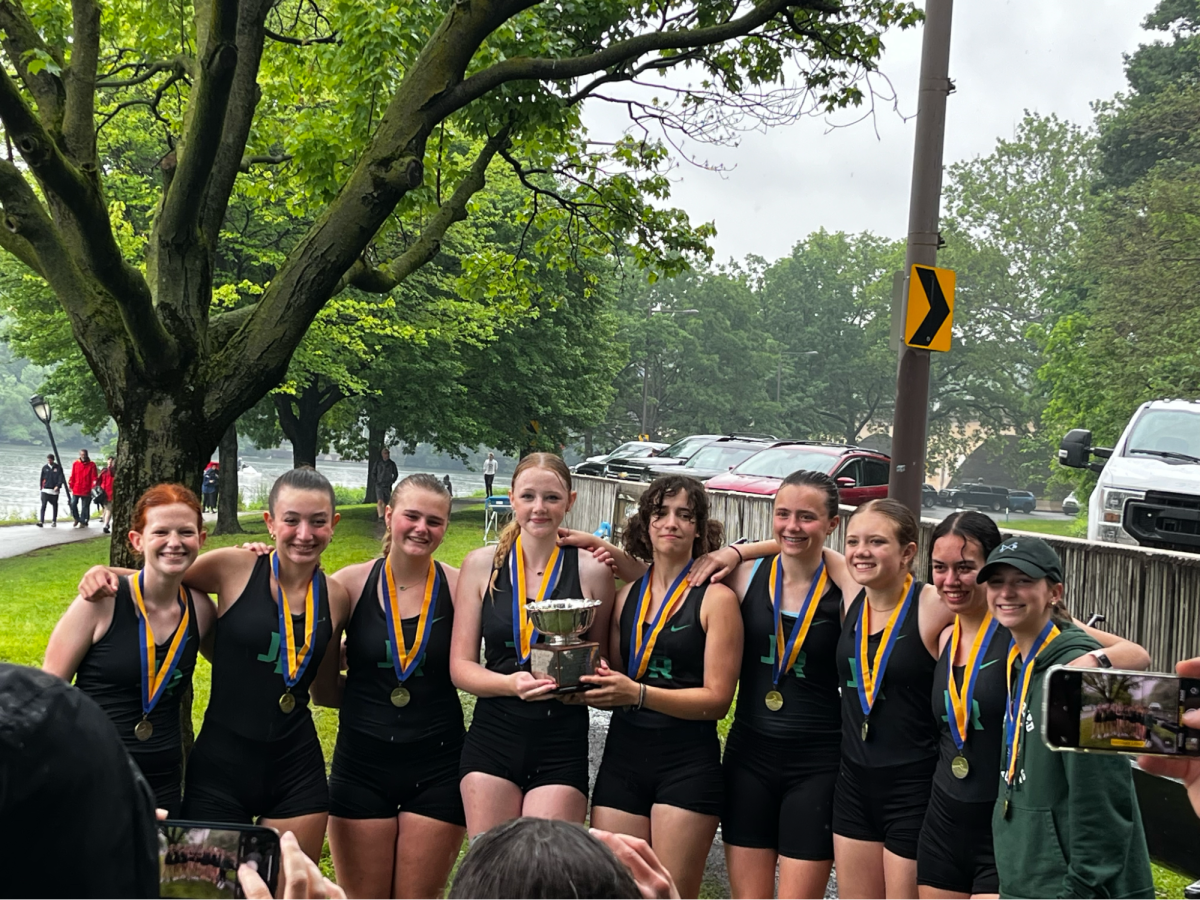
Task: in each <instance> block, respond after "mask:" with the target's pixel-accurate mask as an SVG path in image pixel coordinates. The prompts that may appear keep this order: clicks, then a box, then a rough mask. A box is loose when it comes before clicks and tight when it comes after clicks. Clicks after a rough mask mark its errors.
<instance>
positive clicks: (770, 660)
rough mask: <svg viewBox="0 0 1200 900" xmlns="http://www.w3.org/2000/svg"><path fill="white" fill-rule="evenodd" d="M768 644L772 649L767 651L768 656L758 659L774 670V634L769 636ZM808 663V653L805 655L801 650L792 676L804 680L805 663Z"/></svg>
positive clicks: (793, 665)
mask: <svg viewBox="0 0 1200 900" xmlns="http://www.w3.org/2000/svg"><path fill="white" fill-rule="evenodd" d="M767 643H769V644H770V647H769V648H768V649H767V655H766V656H760V657H759V658H758V661H759V662H761V663H765V664H766V665H768V666H771V667H772V668H773V667H774V666H775V635H773V634H772V635H768V636H767ZM807 661H808V654H807V653H805V652H804V651H803V650H801V651H800V652H799V653H797V654H796V661H795V662H794V663H793V664H792V674H793V675H795V676H796V677H797V678H803V677H804V663H805V662H807Z"/></svg>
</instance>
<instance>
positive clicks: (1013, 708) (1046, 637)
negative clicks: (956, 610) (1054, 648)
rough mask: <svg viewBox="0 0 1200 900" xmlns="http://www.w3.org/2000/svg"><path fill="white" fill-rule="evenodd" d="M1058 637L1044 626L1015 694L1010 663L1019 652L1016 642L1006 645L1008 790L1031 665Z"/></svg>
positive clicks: (1014, 768) (1053, 628)
mask: <svg viewBox="0 0 1200 900" xmlns="http://www.w3.org/2000/svg"><path fill="white" fill-rule="evenodd" d="M1059 634H1060V632H1059V630H1058V626H1057V625H1055V624H1054V623H1053V622H1047V623H1046V627H1044V628H1043V629H1042V630H1041V632H1040V633H1039V634H1038V636H1037V640H1035V641H1034V642H1033V646H1032V647H1030V648H1029V658H1028V659H1024V660H1022V661H1021V672H1020V674H1019V675H1018V676H1017V689H1016V691H1015V692H1014V691H1013V683H1012V670H1013V663H1014V662H1016V661H1017V659H1018V658H1019V657H1020V655H1021V651H1020V649H1019V648H1018V647H1017V642H1016V640H1015V639H1014V640H1013V641H1012V643H1010V644H1009V645H1008V671H1007V673H1006V674H1005V681H1006V683H1007V684H1008V705H1007V707H1006V709H1005V711H1004V755H1005V759H1006V761H1007V765H1006V766H1005V767H1004V781H1005V782H1006V783H1007V784H1008V786H1009V787H1012V783H1013V777H1014V776H1015V775H1016V772H1017V754H1018V751H1019V750H1020V746H1021V720H1022V719H1023V718H1024V717H1025V698H1026V697H1027V696H1028V694H1029V685H1030V683H1031V682H1032V680H1033V679H1032V678H1030V675H1031V674H1032V672H1033V664H1034V663H1035V662H1037V657H1038V654H1039V653H1041V652H1042V651H1043V650H1045V649H1046V647H1047V646H1049V644H1050V642H1051V641H1053V640H1054V639H1055V638H1056V637H1058V636H1059Z"/></svg>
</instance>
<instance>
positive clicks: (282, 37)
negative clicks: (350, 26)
mask: <svg viewBox="0 0 1200 900" xmlns="http://www.w3.org/2000/svg"><path fill="white" fill-rule="evenodd" d="M263 34H265V35H266V36H267V37H269V38H270V39H271V40H273V41H278V42H279V43H281V44H291V45H292V46H293V47H308V46H310V45H311V44H340V43H341V38H339V37H338V33H337V32H336V31H335V32H333V34H327V35H325V36H324V37H310V38H294V37H288V36H287V35H286V34H279V33H278V32H275V31H271V29H269V28H264V29H263Z"/></svg>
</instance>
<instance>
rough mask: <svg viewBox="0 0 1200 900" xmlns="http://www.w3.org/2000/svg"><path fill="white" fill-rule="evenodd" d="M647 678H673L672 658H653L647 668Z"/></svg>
mask: <svg viewBox="0 0 1200 900" xmlns="http://www.w3.org/2000/svg"><path fill="white" fill-rule="evenodd" d="M646 677H647V678H670V677H671V657H669V656H652V657H650V663H649V664H648V665H647V666H646Z"/></svg>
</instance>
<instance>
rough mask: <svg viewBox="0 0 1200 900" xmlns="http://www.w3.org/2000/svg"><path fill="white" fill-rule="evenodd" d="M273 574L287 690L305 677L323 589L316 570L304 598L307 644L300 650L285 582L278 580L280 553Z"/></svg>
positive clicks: (273, 557)
mask: <svg viewBox="0 0 1200 900" xmlns="http://www.w3.org/2000/svg"><path fill="white" fill-rule="evenodd" d="M271 571H272V572H273V573H274V575H275V585H276V587H277V589H278V591H279V648H280V651H281V654H282V656H283V680H284V683H285V684H286V685H287V686H288V688H292V687H294V686H295V685H296V682H298V681H299V680H300V678H301V676H303V675H304V670H305V669H307V668H308V664H309V662H310V661H311V660H312V654H313V644H314V643H316V642H315V641H314V640H313V632H314V630H315V629H316V627H317V604H318V603H319V601H320V588H319V587H318V586H317V570H316V569H313V573H312V578H311V579H309V582H308V592H307V594H305V597H304V643H303V644H302V645H301V646H300V647H299V649H297V647H296V633H295V631H294V630H293V628H292V610H291V608H290V607H289V606H288V600H287V594H286V593H284V590H283V582H282V581H281V580H280V579H279V554H278V553H276V552H272V553H271Z"/></svg>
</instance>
